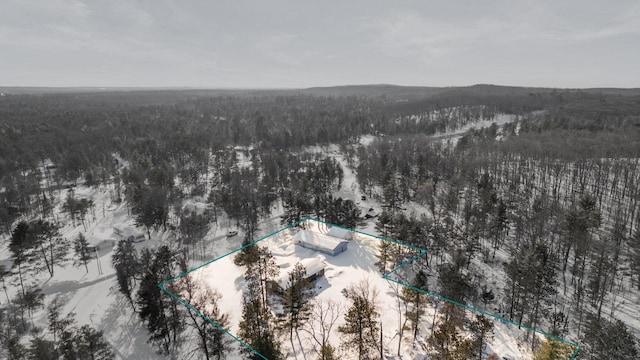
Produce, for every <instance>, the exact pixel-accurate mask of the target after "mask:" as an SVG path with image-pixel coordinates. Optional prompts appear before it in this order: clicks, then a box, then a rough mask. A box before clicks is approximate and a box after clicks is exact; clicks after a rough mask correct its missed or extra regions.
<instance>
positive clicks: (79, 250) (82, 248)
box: [73, 233, 91, 273]
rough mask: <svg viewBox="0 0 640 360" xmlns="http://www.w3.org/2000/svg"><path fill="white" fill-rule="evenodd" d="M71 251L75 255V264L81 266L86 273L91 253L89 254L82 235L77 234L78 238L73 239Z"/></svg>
mask: <svg viewBox="0 0 640 360" xmlns="http://www.w3.org/2000/svg"><path fill="white" fill-rule="evenodd" d="M73 250H74V251H75V253H76V259H75V260H76V261H75V262H76V264H83V265H84V268H85V270H86V271H87V273H88V272H89V267H88V265H87V264H88V263H89V260H91V253H90V252H89V242H88V241H87V238H86V237H85V236H84V235H83V234H82V233H78V236H76V237H75V238H74V239H73Z"/></svg>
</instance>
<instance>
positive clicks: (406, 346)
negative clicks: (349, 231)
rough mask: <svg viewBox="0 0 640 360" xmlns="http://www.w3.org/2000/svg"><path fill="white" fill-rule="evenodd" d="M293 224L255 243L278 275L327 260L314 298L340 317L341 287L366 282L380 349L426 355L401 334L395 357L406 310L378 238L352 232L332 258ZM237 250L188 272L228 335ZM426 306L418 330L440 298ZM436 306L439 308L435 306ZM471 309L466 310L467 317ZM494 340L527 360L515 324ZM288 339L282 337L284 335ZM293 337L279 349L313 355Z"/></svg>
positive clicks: (492, 347)
mask: <svg viewBox="0 0 640 360" xmlns="http://www.w3.org/2000/svg"><path fill="white" fill-rule="evenodd" d="M305 224H306V226H305V228H306V229H307V230H309V231H312V232H315V233H320V234H326V233H327V231H328V228H327V226H326V225H324V224H323V223H318V222H315V221H308V222H306V223H305ZM297 231H299V230H298V229H297V228H292V229H287V230H285V231H282V232H279V233H277V234H275V235H273V236H270V237H267V238H265V239H263V240H261V241H259V242H258V245H259V246H264V247H266V248H268V249H269V251H270V252H271V254H272V255H273V257H274V259H275V262H276V264H278V266H279V268H280V271H281V274H280V275H283V273H284V274H286V272H287V271H288V270H289V269H290V268H291V267H292V266H293V265H294V264H295V263H297V262H300V261H302V260H303V259H312V258H315V259H319V260H320V261H322V262H324V263H325V264H326V266H325V273H324V276H323V277H320V278H319V279H318V280H317V281H316V282H315V288H314V290H315V296H314V300H317V301H323V300H324V301H327V300H332V301H333V302H335V303H338V304H339V306H340V307H341V309H342V310H341V315H342V314H344V313H345V312H346V309H347V308H348V307H349V299H347V298H346V297H345V295H344V292H345V289H346V288H348V287H349V286H352V285H355V284H356V283H358V282H359V281H360V280H367V281H368V282H369V284H370V286H371V289H375V290H376V291H377V293H378V296H377V299H376V303H377V305H378V311H379V313H380V323H381V326H382V329H383V347H384V349H385V353H386V355H385V356H386V358H389V359H391V358H398V359H400V358H403V359H415V358H421V357H424V356H425V355H426V353H427V352H426V351H425V350H424V346H425V341H424V339H420V340H419V341H417V342H416V343H415V344H412V343H411V339H410V338H411V336H409V335H407V332H405V336H404V339H403V343H402V351H401V356H400V357H397V356H396V352H397V347H398V339H399V337H398V330H399V325H398V324H399V323H401V322H402V321H404V314H403V313H399V311H398V306H397V304H398V302H397V300H398V298H397V294H398V293H399V292H401V291H402V286H398V285H397V284H396V283H394V282H392V281H389V280H386V279H384V278H383V277H382V274H381V273H380V271H379V269H378V267H377V266H376V265H375V263H376V262H377V261H378V259H377V257H376V254H377V252H378V244H379V243H380V240H379V239H378V238H375V237H373V236H367V235H364V234H356V235H355V236H354V239H353V240H352V241H350V242H349V244H348V249H347V250H346V251H345V252H342V253H340V254H338V255H336V256H332V255H328V254H324V253H322V252H318V251H315V250H310V249H307V248H303V247H301V246H299V245H296V244H294V241H293V238H294V235H295V233H296V232H297ZM234 256H235V254H232V255H229V256H224V257H222V258H220V259H218V260H216V261H213V262H211V263H210V264H208V265H206V266H203V267H201V268H198V269H196V270H195V271H193V272H191V273H190V274H189V275H188V276H190V277H191V279H192V280H194V281H196V282H198V283H203V284H206V285H207V287H210V288H214V289H216V290H218V291H219V292H220V293H221V294H223V297H222V299H221V301H220V303H219V306H220V309H221V310H222V311H223V312H226V313H228V314H229V315H230V318H229V320H230V323H231V326H230V328H229V329H228V330H229V331H230V332H231V333H232V334H234V335H237V334H238V330H239V328H238V324H239V323H240V320H241V315H242V313H241V311H240V309H241V308H242V303H243V301H242V296H243V291H245V290H246V289H245V281H244V271H245V269H244V267H239V266H236V265H235V264H234V263H233V257H234ZM435 304H436V305H435V306H433V305H432V306H430V307H429V308H428V310H427V312H426V314H425V316H424V318H423V321H422V323H421V326H420V328H421V333H422V334H428V333H429V330H430V329H431V327H432V319H433V318H434V312H439V311H440V310H439V307H441V306H442V302H439V303H435ZM436 307H438V308H436ZM471 314H472V312H470V311H467V315H468V316H470V315H471ZM343 324H344V318H343V316H340V318H339V319H338V320H337V321H336V323H335V326H334V327H333V329H334V331H333V332H332V334H331V336H330V343H331V344H332V345H334V347H336V348H338V347H339V346H340V344H341V336H340V335H341V334H340V333H339V332H338V331H337V328H338V327H339V326H341V325H343ZM494 334H495V336H494V338H493V339H492V340H491V341H490V343H489V346H488V354H491V353H496V354H498V355H500V356H504V357H506V358H509V359H529V358H531V356H532V354H531V352H530V350H529V349H528V348H527V346H526V345H520V343H521V342H522V341H521V340H522V339H524V337H525V334H526V333H525V332H524V331H522V330H520V329H518V328H517V327H516V326H513V325H510V324H507V323H502V322H500V321H495V330H494ZM285 338H286V339H285ZM296 339H297V341H294V342H293V343H291V342H290V341H289V340H288V337H287V336H285V335H283V336H282V340H283V348H284V350H285V352H286V353H287V354H288V355H287V358H288V359H307V358H314V357H315V356H317V355H316V353H315V344H314V342H313V339H312V338H311V337H310V336H309V334H308V332H307V331H303V330H302V331H299V332H298V334H297V337H296ZM341 358H345V359H355V357H354V354H351V353H348V352H343V353H341Z"/></svg>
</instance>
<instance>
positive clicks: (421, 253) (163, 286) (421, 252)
mask: <svg viewBox="0 0 640 360" xmlns="http://www.w3.org/2000/svg"><path fill="white" fill-rule="evenodd" d="M306 221H316V222H319V223H322V224H325V225H329V226H331V227H337V228H341V229H344V230H348V231H352V232H354V233H357V234H361V235H365V236H370V237H373V238H376V239H379V240H383V241H387V242H390V243H392V244H396V245H399V246H404V247H407V248H410V249H413V250H416V251H418V255H416V256H414V257H412V258H411V259H409V260H407V261H405V262H403V263H402V264H400V265H398V266H397V267H396V268H395V269H392V270H391V271H389V272H387V273H385V274H384V275H382V278H383V279H385V280H387V281H390V282H393V283H396V284H398V285H402V286H405V287H407V288H410V289H413V290H416V291H419V292H421V293H423V294H426V295H428V296H431V297H433V298H436V299H439V300H442V301H445V302H449V303H451V304H454V305H457V306H461V307H463V308H464V309H466V310H469V311H472V312H476V313H478V314H481V315H484V316H487V317H491V318H494V319H497V320H500V321H502V322H503V323H507V324H510V325H515V326H518V328H521V329H525V330H528V331H532V332H533V333H535V334H540V335H543V336H545V337H548V338H550V339H554V340H556V341H559V342H561V343H564V344H567V345H570V346H573V347H575V348H576V350H575V351H574V352H573V355H571V358H570V360H575V358H576V356H578V353H579V352H580V350H582V347H581V346H580V345H579V344H577V343H574V342H572V341H568V340H565V339H562V338H560V337H557V336H555V335H551V334H549V333H546V332H544V331H541V330H538V329H534V328H531V327H529V326H526V325H523V324H520V323H517V322H515V321H512V320H509V319H507V318H504V317H502V316H499V315H495V314H492V313H489V312H487V311H484V310H481V309H477V308H474V307H471V306H468V305H466V304H462V303H460V302H457V301H454V300H451V299H449V298H446V297H444V296H442V295H439V294H436V293H432V292H429V291H425V290H423V289H419V288H416V287H414V286H411V285H409V284H405V283H403V282H401V281H398V280H396V279H392V278H390V277H389V276H390V275H391V274H393V273H395V272H396V271H398V270H400V269H402V268H404V267H406V266H408V265H410V264H412V263H413V262H414V261H416V260H417V259H419V258H420V257H422V256H424V255H426V254H427V253H428V251H427V250H426V249H423V248H420V247H417V246H413V245H409V244H404V243H401V242H399V241H395V240H391V239H387V238H385V237H382V236H378V235H372V234H369V233H366V232H364V231H360V230H356V229H349V228H346V227H343V226H340V225H335V224H331V223H329V222H326V221H323V220H319V219H315V218H311V217H307V218H304V219H302V220H299V221H297V222H295V223H293V224H291V225H288V226H286V227H284V228H282V229H280V230H278V231H275V232H273V233H271V234H269V235H266V236H263V237H261V238H260V239H258V240H255V241H253V242H251V243H249V244H247V245H245V246H242V247H240V248H238V249H236V250H233V251H231V252H229V253H227V254H224V255H222V256H220V257H218V258H215V259H213V260H210V261H207V262H205V263H204V264H202V265H200V266H198V267H195V268H193V269H191V270H189V271H187V272H184V273H182V274H180V275H178V276H176V277H173V278H171V279H169V280H165V281H163V282H161V283H160V284H158V286H159V287H160V289H162V290H163V291H164V292H166V293H167V294H169V295H170V296H171V297H172V298H173V299H175V300H176V301H178V302H179V303H181V304H182V305H184V306H186V307H187V308H188V309H189V310H191V311H193V312H194V313H196V314H197V315H198V316H200V317H202V318H203V319H205V320H207V321H208V322H209V323H211V324H212V325H213V326H215V327H216V328H218V329H219V330H221V331H222V332H224V333H225V334H227V335H229V336H231V338H233V339H234V340H236V341H237V342H238V343H240V344H241V345H242V346H244V347H246V348H247V349H249V350H250V351H252V352H253V353H254V354H256V355H258V356H260V357H261V358H262V359H265V360H269V359H267V358H266V357H265V356H263V355H262V354H260V353H259V352H257V351H256V350H255V349H254V348H252V347H251V346H250V345H249V344H247V343H246V342H244V341H242V340H241V339H239V338H238V337H236V336H235V335H233V334H232V333H230V332H229V331H228V330H227V329H225V328H223V327H222V326H220V325H219V324H218V323H216V322H215V321H213V320H211V319H209V318H208V317H207V316H205V315H204V314H202V313H201V312H200V311H199V310H198V309H196V308H194V307H193V306H191V304H189V303H187V302H186V301H184V300H183V299H181V298H180V297H179V296H177V295H175V294H174V293H172V292H171V291H170V290H168V289H167V288H166V285H167V284H169V283H171V282H173V281H176V280H179V279H181V278H183V277H185V276H187V275H189V274H190V273H192V272H194V271H196V270H199V269H201V268H203V267H205V266H207V265H210V264H211V263H213V262H215V261H218V260H220V259H223V258H225V257H227V256H229V255H232V254H235V253H237V252H239V251H242V250H244V249H245V248H247V247H249V246H253V245H255V244H257V243H259V242H261V241H263V240H266V239H268V238H271V237H272V236H275V235H278V234H279V233H281V232H283V231H286V230H289V229H292V228H294V227H296V226H298V225H300V224H302V223H303V222H306Z"/></svg>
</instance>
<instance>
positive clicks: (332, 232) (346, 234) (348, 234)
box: [327, 226, 353, 240]
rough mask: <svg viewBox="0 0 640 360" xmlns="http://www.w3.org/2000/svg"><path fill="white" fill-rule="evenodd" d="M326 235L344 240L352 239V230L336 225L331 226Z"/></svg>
mask: <svg viewBox="0 0 640 360" xmlns="http://www.w3.org/2000/svg"><path fill="white" fill-rule="evenodd" d="M327 235H329V236H333V237H335V238H338V239H344V240H352V239H353V231H351V230H348V229H345V228H341V227H338V226H332V227H331V229H329V232H328V233H327Z"/></svg>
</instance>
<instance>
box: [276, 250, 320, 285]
mask: <svg viewBox="0 0 640 360" xmlns="http://www.w3.org/2000/svg"><path fill="white" fill-rule="evenodd" d="M300 264H301V265H302V266H304V268H305V270H306V272H307V275H306V276H307V277H309V276H312V275H314V274H317V273H319V272H320V271H322V270H324V268H325V266H326V264H325V263H324V262H323V261H322V259H320V258H318V257H313V258H306V259H302V260H300ZM294 266H295V264H292V265H291V267H289V268H287V269H281V270H280V277H279V278H278V285H280V287H281V288H282V289H284V288H286V287H287V283H288V282H289V272H291V271H292V270H293V268H294Z"/></svg>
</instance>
